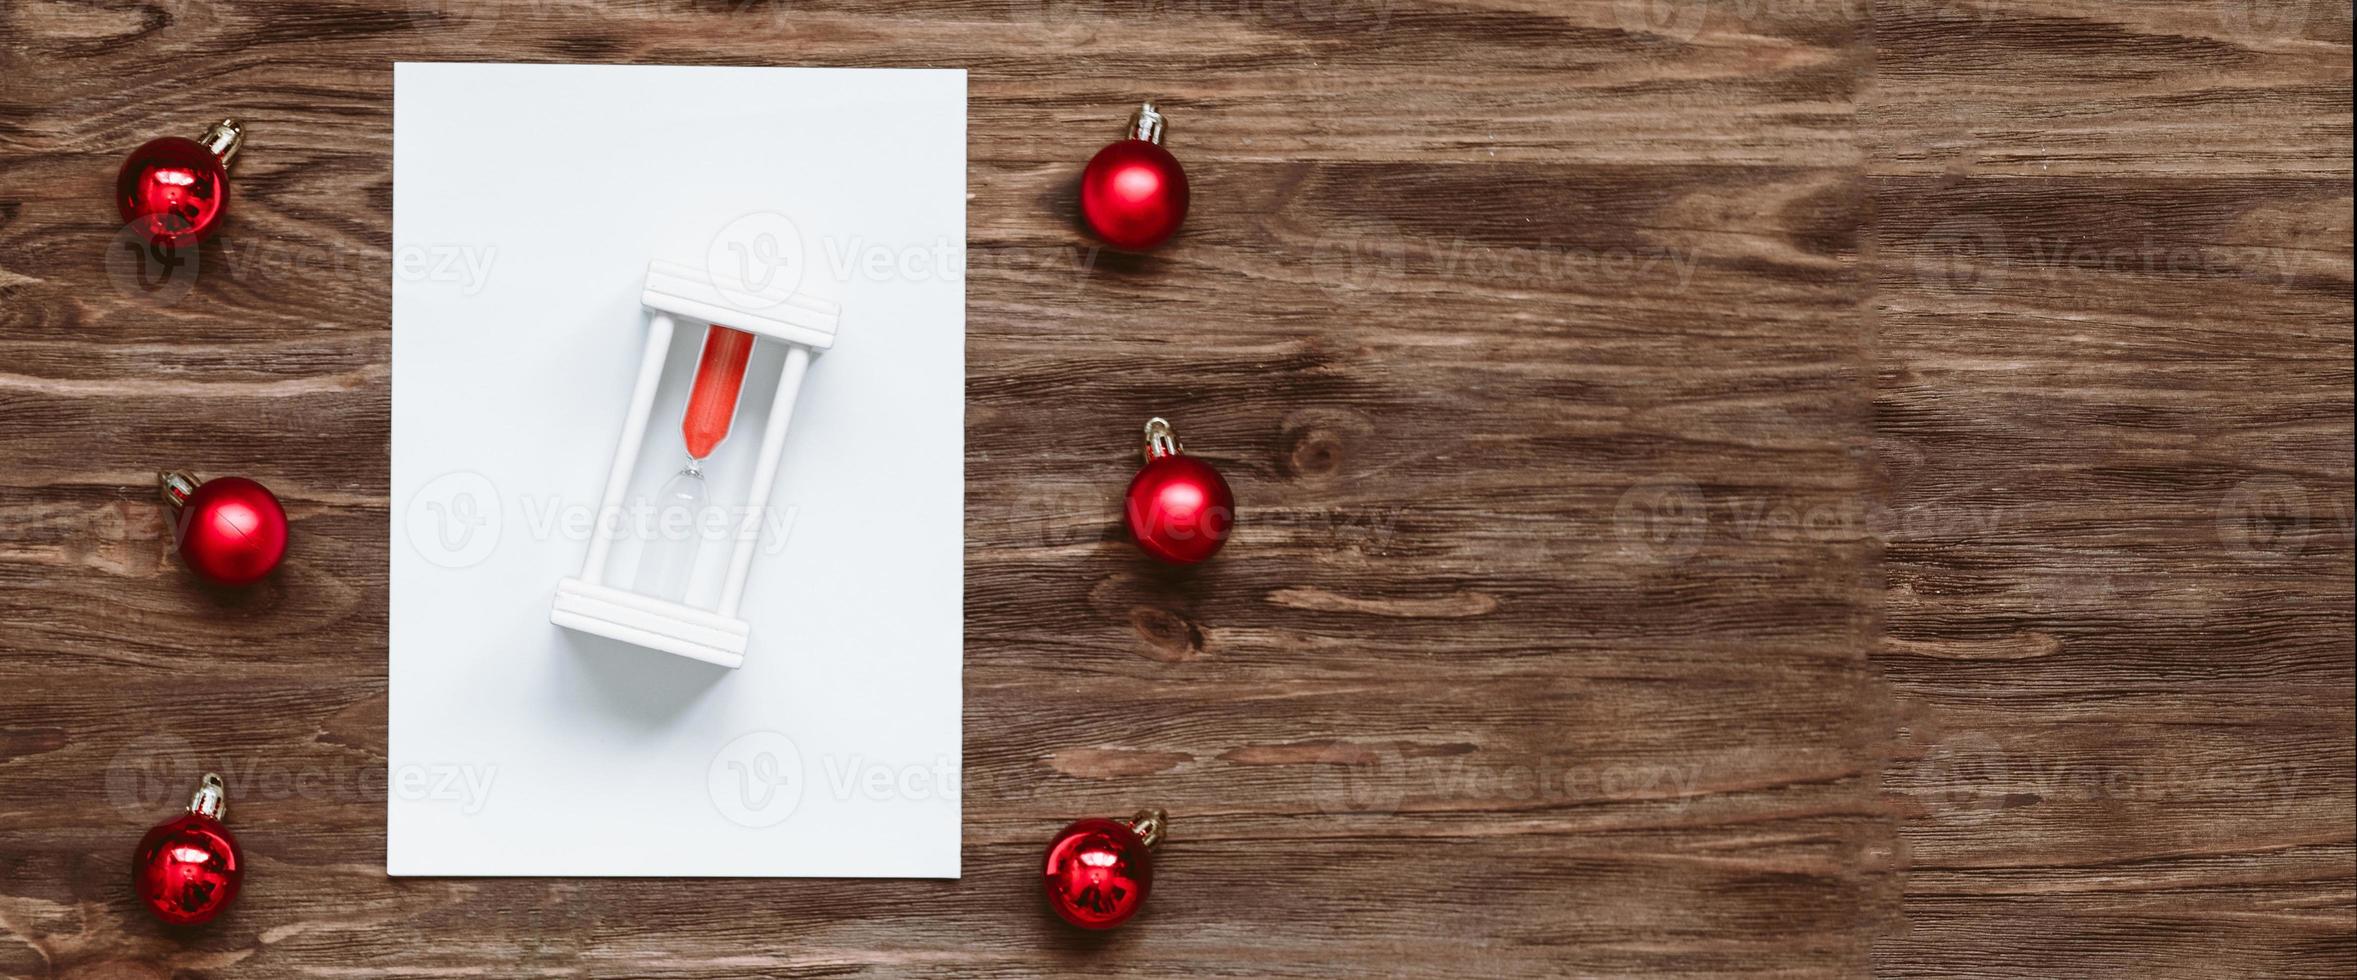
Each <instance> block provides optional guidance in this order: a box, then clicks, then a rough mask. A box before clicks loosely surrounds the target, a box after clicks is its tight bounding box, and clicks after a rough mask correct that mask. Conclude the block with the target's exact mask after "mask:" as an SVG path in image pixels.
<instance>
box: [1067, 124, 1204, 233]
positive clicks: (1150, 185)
mask: <svg viewBox="0 0 2357 980" xmlns="http://www.w3.org/2000/svg"><path fill="white" fill-rule="evenodd" d="M1163 129H1164V126H1163V121H1162V113H1160V112H1156V111H1155V110H1154V104H1153V103H1151V102H1148V103H1146V104H1145V106H1144V107H1142V108H1140V109H1139V110H1138V111H1137V114H1136V115H1134V116H1131V117H1130V120H1129V138H1128V139H1124V140H1122V141H1121V142H1118V143H1115V144H1113V145H1111V146H1108V147H1105V148H1104V149H1102V150H1098V151H1097V155H1096V156H1095V157H1094V158H1092V159H1091V160H1089V162H1088V169H1086V170H1083V171H1081V173H1080V213H1081V216H1082V217H1084V218H1087V219H1088V226H1089V228H1090V229H1092V230H1094V231H1095V232H1096V233H1097V237H1099V238H1102V239H1104V240H1105V241H1106V243H1107V244H1110V245H1112V246H1113V247H1115V248H1121V249H1128V250H1130V251H1133V252H1142V251H1145V250H1147V249H1150V248H1153V247H1154V246H1156V245H1160V244H1162V243H1163V241H1164V240H1166V239H1168V238H1169V237H1170V236H1171V234H1172V233H1173V232H1176V231H1178V228H1179V222H1182V221H1185V220H1186V218H1187V171H1186V168H1184V167H1181V166H1179V162H1178V158H1177V157H1174V156H1171V155H1170V151H1169V150H1165V149H1163V148H1162V133H1163Z"/></svg>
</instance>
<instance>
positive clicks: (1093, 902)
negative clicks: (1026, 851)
mask: <svg viewBox="0 0 2357 980" xmlns="http://www.w3.org/2000/svg"><path fill="white" fill-rule="evenodd" d="M1165 823H1167V819H1166V818H1165V817H1164V816H1163V814H1162V811H1160V810H1147V811H1144V812H1141V813H1139V814H1138V815H1137V816H1136V817H1135V818H1133V819H1131V820H1130V821H1128V822H1126V823H1125V822H1123V821H1119V820H1107V819H1102V818H1090V819H1087V820H1075V821H1073V822H1072V823H1071V824H1070V825H1068V826H1066V827H1065V828H1064V829H1063V830H1060V831H1057V832H1056V836H1055V838H1054V839H1052V840H1050V841H1048V853H1047V861H1046V867H1045V869H1044V870H1045V872H1046V876H1045V878H1044V879H1043V880H1044V883H1045V884H1046V886H1047V896H1048V908H1049V909H1050V910H1052V911H1054V912H1055V913H1056V917H1057V918H1060V919H1063V920H1064V921H1066V922H1069V923H1071V924H1073V925H1076V926H1079V927H1080V928H1083V929H1111V928H1113V927H1114V926H1117V925H1120V924H1122V923H1124V922H1127V921H1129V919H1130V916H1133V915H1136V914H1138V909H1139V908H1140V907H1141V906H1143V905H1145V904H1146V893H1147V892H1149V891H1151V890H1153V887H1154V845H1156V844H1159V843H1161V841H1162V828H1163V825H1164V824H1165Z"/></svg>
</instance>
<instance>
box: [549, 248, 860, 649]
mask: <svg viewBox="0 0 2357 980" xmlns="http://www.w3.org/2000/svg"><path fill="white" fill-rule="evenodd" d="M810 278H811V279H813V280H818V281H813V282H799V283H785V284H782V286H783V288H780V287H778V286H773V287H770V288H762V287H755V286H749V285H748V284H746V283H743V282H738V281H735V280H733V279H728V278H726V277H723V278H721V279H718V280H716V279H715V277H714V276H712V275H710V274H708V273H707V272H706V271H705V270H703V269H699V268H694V267H691V266H687V265H682V264H678V263H673V262H664V261H660V260H658V261H655V262H650V263H648V264H647V279H646V292H645V294H644V295H643V297H642V298H641V302H642V303H643V304H644V305H645V306H646V309H647V313H648V316H647V337H646V349H645V352H644V353H643V354H641V355H640V358H639V365H638V381H637V385H636V386H635V387H634V388H633V389H632V390H631V393H630V413H629V414H628V415H627V416H625V417H624V419H623V423H622V438H621V441H620V444H619V445H617V446H616V447H615V448H614V462H613V467H612V468H611V469H610V470H608V471H607V474H606V487H605V494H604V496H603V498H602V499H601V502H600V504H599V507H598V521H597V526H596V530H595V531H594V532H593V535H592V537H591V538H590V541H589V555H588V557H587V558H585V559H584V560H583V561H582V563H581V574H580V575H578V576H576V577H572V578H567V579H563V580H561V581H559V582H558V583H557V590H556V600H555V602H554V603H553V604H552V605H551V606H550V608H549V613H548V621H549V622H551V623H555V624H556V625H558V626H562V627H565V628H567V629H575V630H580V631H581V632H584V633H593V634H596V635H598V636H603V637H608V638H611V639H615V640H620V641H622V642H624V643H631V644H635V645H637V646H642V647H646V648H647V649H650V650H660V651H662V652H665V653H673V654H678V655H679V656H682V657H688V658H691V659H695V660H701V661H704V662H706V663H712V664H718V665H720V666H723V667H739V666H742V665H743V664H744V662H745V650H746V647H747V645H748V641H749V640H750V638H751V634H752V627H751V625H750V624H748V623H746V622H745V620H744V619H743V618H741V617H740V616H738V614H737V610H738V607H739V605H740V604H741V603H743V601H744V598H745V580H746V578H747V577H748V576H749V575H751V574H752V570H753V557H754V555H755V553H756V552H757V551H758V550H759V545H760V531H761V529H763V528H765V527H766V526H767V511H768V508H769V497H770V491H771V490H772V489H773V488H774V487H775V486H776V483H777V473H778V466H779V464H780V463H781V462H782V457H783V456H784V454H785V444H786V426H787V425H788V424H789V423H790V422H792V421H793V417H794V398H795V396H796V395H797V394H798V393H800V392H801V390H802V376H803V374H804V373H805V372H806V371H808V370H809V369H810V360H811V357H812V355H814V354H816V353H817V352H819V351H823V350H826V349H828V348H830V347H833V346H834V344H835V328H836V325H837V324H838V322H840V320H841V319H842V306H841V305H840V304H838V303H836V302H835V301H834V300H833V299H831V298H829V297H825V296H819V295H813V293H815V292H817V291H818V290H817V289H816V288H814V287H820V286H823V285H825V283H824V281H823V277H816V276H813V277H810ZM683 323H684V324H685V325H687V327H688V328H689V329H693V330H703V329H706V325H707V324H709V325H712V326H720V327H728V328H731V329H735V330H742V331H744V332H746V333H750V334H753V335H754V336H755V337H757V338H759V339H758V341H757V343H783V344H785V345H786V356H785V363H784V366H783V368H781V370H780V371H779V374H778V379H777V392H776V394H775V395H773V396H772V398H771V400H770V407H769V420H768V423H767V425H766V426H765V427H764V428H763V429H762V431H761V452H760V455H759V456H758V457H757V461H756V463H755V464H754V469H753V481H752V483H751V485H750V486H749V487H748V488H747V490H746V495H745V502H746V506H747V508H748V512H747V513H746V514H745V515H744V517H743V520H742V522H741V523H735V526H737V527H740V528H749V529H752V530H751V533H742V534H739V535H737V536H736V540H735V542H734V548H733V550H732V551H731V552H730V554H729V560H728V577H727V579H726V580H725V581H724V583H723V584H722V586H721V589H720V598H719V602H718V603H717V604H716V605H714V606H713V607H712V608H709V609H706V608H700V607H697V606H692V605H689V604H687V603H686V602H684V601H677V600H674V599H670V598H666V597H664V596H661V595H657V594H653V593H652V592H650V591H649V590H648V589H647V587H646V586H645V585H643V584H641V583H638V582H635V581H633V582H631V583H630V584H629V585H628V586H626V587H625V586H617V585H614V584H611V583H609V582H608V581H607V578H608V575H607V571H608V569H607V567H606V566H607V565H608V564H609V559H611V558H612V557H613V548H614V540H615V538H617V537H618V536H620V534H621V529H622V525H624V524H625V523H627V522H626V521H623V520H621V519H620V516H621V515H622V514H623V513H624V495H625V494H627V493H628V492H629V487H630V476H631V474H632V473H633V472H634V471H635V470H637V468H638V458H639V452H640V450H641V449H642V448H643V447H644V446H645V444H646V435H647V425H648V423H649V421H650V420H651V419H652V417H653V415H654V411H655V390H656V388H658V387H659V386H660V384H661V382H662V379H663V365H664V362H665V361H666V360H667V359H668V358H669V357H670V353H671V337H672V334H673V332H674V331H675V330H677V329H678V327H679V325H680V324H683ZM748 380H750V379H748ZM670 449H671V447H670V445H669V443H668V441H666V442H665V443H663V448H661V449H659V450H657V451H658V452H664V453H668V452H669V451H670ZM651 543H652V542H650V544H651Z"/></svg>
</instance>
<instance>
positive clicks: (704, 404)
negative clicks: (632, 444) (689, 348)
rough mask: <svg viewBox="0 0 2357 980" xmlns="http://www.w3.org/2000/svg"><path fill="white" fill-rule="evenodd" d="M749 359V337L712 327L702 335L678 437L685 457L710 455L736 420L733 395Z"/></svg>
mask: <svg viewBox="0 0 2357 980" xmlns="http://www.w3.org/2000/svg"><path fill="white" fill-rule="evenodd" d="M752 356H753V335H752V334H749V333H746V332H744V331H742V330H731V329H729V328H727V327H722V326H715V327H713V328H712V329H711V330H709V331H706V332H705V334H704V356H703V358H702V359H701V360H699V361H697V362H696V384H695V387H694V388H692V389H689V391H688V396H687V417H686V418H684V419H682V420H681V421H680V423H679V434H680V435H681V436H682V437H684V438H685V439H686V440H687V454H688V455H689V456H691V457H693V458H696V459H703V458H705V457H707V456H710V455H712V450H713V449H714V448H715V447H717V446H719V445H720V440H722V439H726V438H728V427H729V424H730V423H731V422H734V421H736V417H737V392H738V391H739V390H740V389H742V388H744V386H745V361H746V359H747V358H750V357H752Z"/></svg>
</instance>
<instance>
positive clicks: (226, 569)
mask: <svg viewBox="0 0 2357 980" xmlns="http://www.w3.org/2000/svg"><path fill="white" fill-rule="evenodd" d="M158 478H159V479H160V480H161V481H162V482H163V486H164V501H165V502H166V503H169V504H171V505H172V509H173V511H174V514H173V517H172V537H173V538H174V539H175V540H177V541H179V543H180V560H181V561H183V562H186V563H188V570H189V571H192V572H195V573H196V574H197V576H198V577H200V578H203V579H204V580H205V581H208V582H212V583H214V584H216V585H246V584H249V583H252V582H254V581H257V580H259V579H260V578H261V577H262V576H264V575H268V574H270V570H271V569H274V568H277V567H278V562H279V559H282V558H285V557H286V539H287V528H286V510H285V509H284V508H282V507H280V506H279V505H278V497H277V496H276V495H274V494H272V493H271V492H270V488H268V487H265V486H263V485H261V484H259V483H255V482H254V481H252V480H248V479H246V478H245V477H242V476H226V477H222V478H220V479H217V480H206V481H205V482H204V483H203V484H202V485H199V484H198V483H197V482H196V480H195V479H194V478H192V477H190V476H189V475H188V474H186V473H163V474H159V476H158Z"/></svg>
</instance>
